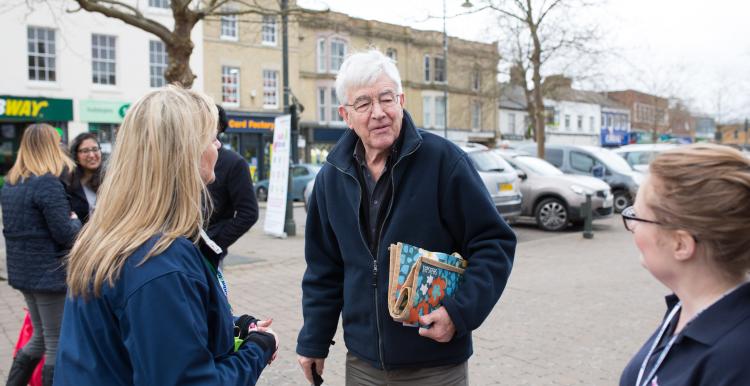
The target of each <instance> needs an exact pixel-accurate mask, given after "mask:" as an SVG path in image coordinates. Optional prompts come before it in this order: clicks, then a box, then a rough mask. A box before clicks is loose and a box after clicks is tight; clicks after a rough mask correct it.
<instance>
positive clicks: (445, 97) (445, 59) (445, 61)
mask: <svg viewBox="0 0 750 386" xmlns="http://www.w3.org/2000/svg"><path fill="white" fill-rule="evenodd" d="M461 6H462V7H464V8H471V7H473V6H474V4H472V3H471V1H469V0H465V1H464V3H463V4H461ZM445 18H446V11H445V0H443V136H444V137H445V139H448V31H447V30H446V28H445ZM435 70H436V71H437V68H435Z"/></svg>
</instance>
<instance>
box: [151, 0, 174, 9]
mask: <svg viewBox="0 0 750 386" xmlns="http://www.w3.org/2000/svg"><path fill="white" fill-rule="evenodd" d="M148 6H149V7H153V8H169V0H148Z"/></svg>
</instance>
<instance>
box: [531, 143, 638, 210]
mask: <svg viewBox="0 0 750 386" xmlns="http://www.w3.org/2000/svg"><path fill="white" fill-rule="evenodd" d="M520 150H522V151H525V152H527V153H530V154H532V155H536V154H537V153H536V144H534V145H527V146H523V147H521V148H520ZM544 159H545V160H547V162H549V163H551V164H552V165H555V166H556V167H557V168H558V169H560V170H562V171H563V173H567V174H577V175H585V176H593V177H597V178H601V179H602V180H604V182H606V183H608V184H609V187H610V189H611V190H612V195H613V196H614V203H613V206H614V209H615V212H617V213H620V212H622V210H623V209H625V208H627V207H628V206H630V205H633V201H634V200H635V195H636V193H638V187H639V186H640V185H641V183H642V182H643V177H644V176H643V174H642V173H641V172H638V171H636V170H633V168H632V167H630V165H628V163H627V162H625V160H624V159H622V157H620V156H618V155H617V154H615V153H614V152H613V151H612V150H608V149H604V148H601V147H594V146H581V145H554V144H547V145H545V152H544Z"/></svg>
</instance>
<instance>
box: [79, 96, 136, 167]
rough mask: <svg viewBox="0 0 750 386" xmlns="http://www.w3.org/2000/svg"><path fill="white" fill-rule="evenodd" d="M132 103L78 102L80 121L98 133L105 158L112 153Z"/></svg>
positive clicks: (94, 100) (87, 100)
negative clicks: (118, 130)
mask: <svg viewBox="0 0 750 386" xmlns="http://www.w3.org/2000/svg"><path fill="white" fill-rule="evenodd" d="M129 107H130V102H123V101H107V100H99V99H84V100H81V101H80V102H78V111H79V119H80V121H81V122H86V123H88V130H89V131H90V132H92V133H96V136H97V139H98V141H99V145H100V146H101V148H102V153H103V154H104V156H105V157H106V156H108V155H109V154H110V153H111V152H112V144H113V143H114V142H115V135H116V134H117V129H119V128H120V124H121V123H122V120H123V119H124V118H125V113H127V111H128V108H129Z"/></svg>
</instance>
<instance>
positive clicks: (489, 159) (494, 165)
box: [469, 150, 513, 172]
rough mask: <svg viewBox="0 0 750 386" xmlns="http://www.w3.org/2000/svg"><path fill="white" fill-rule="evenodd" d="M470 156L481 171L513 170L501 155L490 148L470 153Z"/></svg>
mask: <svg viewBox="0 0 750 386" xmlns="http://www.w3.org/2000/svg"><path fill="white" fill-rule="evenodd" d="M469 158H470V159H471V161H472V162H473V163H474V166H475V167H476V168H477V170H479V171H480V172H502V171H509V170H513V168H512V167H511V166H510V165H508V163H507V162H505V160H504V159H502V158H500V156H498V155H495V154H492V152H491V151H489V150H482V151H475V152H471V153H469Z"/></svg>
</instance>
